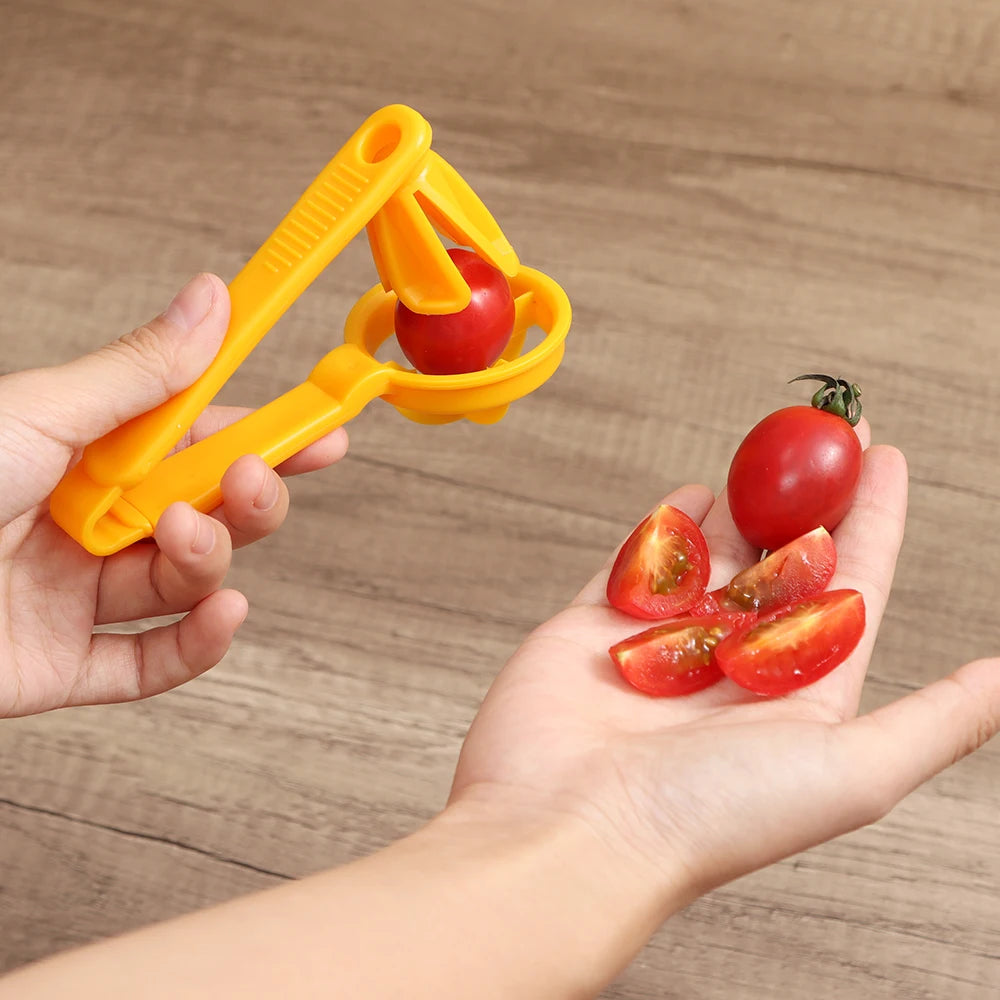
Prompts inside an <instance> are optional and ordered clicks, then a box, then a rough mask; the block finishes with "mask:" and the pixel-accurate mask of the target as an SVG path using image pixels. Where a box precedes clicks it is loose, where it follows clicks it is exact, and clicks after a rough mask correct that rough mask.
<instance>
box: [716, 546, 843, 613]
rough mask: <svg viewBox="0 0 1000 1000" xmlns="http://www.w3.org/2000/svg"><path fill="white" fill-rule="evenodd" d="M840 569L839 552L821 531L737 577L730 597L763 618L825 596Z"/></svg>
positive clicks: (732, 585)
mask: <svg viewBox="0 0 1000 1000" xmlns="http://www.w3.org/2000/svg"><path fill="white" fill-rule="evenodd" d="M836 568H837V548H836V546H835V545H834V544H833V539H832V538H831V537H830V533H829V532H828V531H827V530H826V528H823V527H819V528H816V529H814V530H813V531H810V532H808V533H807V534H805V535H800V536H799V537H798V538H796V539H795V540H794V541H791V542H789V543H788V544H787V545H782V547H781V548H780V549H775V550H774V551H773V552H772V553H771V554H770V555H768V556H767V557H766V558H764V559H761V560H760V562H757V563H754V565H753V566H748V567H747V568H746V569H745V570H743V572H742V573H737V574H736V576H734V577H733V579H732V580H731V581H730V584H729V586H728V587H727V588H726V597H727V598H728V599H729V601H730V602H732V604H734V605H736V606H737V607H740V608H745V609H746V610H753V611H756V612H757V614H759V615H763V614H766V613H767V612H768V611H774V610H776V609H777V608H781V607H784V606H785V605H786V604H794V603H796V602H797V601H803V600H805V599H806V598H807V597H815V596H816V595H817V594H822V593H823V591H824V590H826V587H827V584H828V583H829V582H830V580H831V579H832V578H833V571H834V570H835V569H836Z"/></svg>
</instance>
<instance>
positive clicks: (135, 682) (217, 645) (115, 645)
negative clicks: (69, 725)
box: [66, 590, 247, 706]
mask: <svg viewBox="0 0 1000 1000" xmlns="http://www.w3.org/2000/svg"><path fill="white" fill-rule="evenodd" d="M246 615H247V601H246V598H245V597H244V596H243V595H242V594H241V593H239V592H238V591H235V590H217V591H216V592H215V593H214V594H211V595H210V596H208V597H206V598H205V600H203V601H202V602H201V603H200V604H198V605H197V606H196V607H195V608H194V609H193V610H192V611H191V612H190V613H189V614H187V615H186V616H185V617H184V618H182V619H181V620H180V621H178V622H175V623H174V624H172V625H164V626H161V627H160V628H154V629H150V630H149V631H147V632H141V633H139V634H137V635H111V634H109V633H106V632H105V633H100V634H98V635H95V636H94V638H93V639H92V641H91V644H90V652H89V655H88V658H87V663H86V668H85V670H84V672H83V674H82V675H81V678H80V680H79V682H78V683H77V684H76V685H75V686H74V688H73V690H72V692H71V693H70V696H69V700H68V701H67V703H66V704H67V706H70V705H106V704H112V703H115V702H122V701H136V700H138V699H140V698H150V697H152V696H153V695H157V694H162V693H163V692H164V691H169V690H170V689H171V688H175V687H177V686H178V685H179V684H183V683H185V682H186V681H189V680H191V679H192V678H194V677H197V676H198V675H199V674H203V673H204V672H205V671H206V670H208V669H209V668H210V667H214V666H215V664H216V663H218V662H219V660H221V659H222V657H223V656H225V654H226V652H227V650H228V649H229V646H230V644H231V643H232V640H233V636H234V634H235V633H236V630H237V629H238V628H239V627H240V625H241V624H242V623H243V621H244V619H245V618H246Z"/></svg>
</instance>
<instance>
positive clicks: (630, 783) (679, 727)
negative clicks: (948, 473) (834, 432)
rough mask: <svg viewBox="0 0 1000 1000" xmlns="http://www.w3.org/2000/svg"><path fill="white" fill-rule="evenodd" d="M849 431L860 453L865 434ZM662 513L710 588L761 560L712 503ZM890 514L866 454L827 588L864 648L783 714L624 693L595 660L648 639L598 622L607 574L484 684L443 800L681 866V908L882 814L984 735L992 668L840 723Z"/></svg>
mask: <svg viewBox="0 0 1000 1000" xmlns="http://www.w3.org/2000/svg"><path fill="white" fill-rule="evenodd" d="M858 430H859V433H860V434H861V436H862V443H863V444H867V440H866V439H867V437H868V433H869V432H868V428H867V425H866V424H865V423H864V422H863V423H862V425H861V426H859V428H858ZM665 502H667V503H670V504H672V505H674V506H676V507H679V508H681V509H683V510H684V511H686V512H687V513H688V514H689V515H690V516H691V517H692V518H693V519H694V520H695V521H696V522H699V523H700V524H701V526H702V530H703V531H704V533H705V536H706V539H707V541H708V543H709V549H710V552H711V557H712V580H711V581H710V583H709V587H710V588H715V587H718V586H721V585H723V584H725V583H726V582H728V580H729V579H730V578H731V577H732V576H733V575H734V574H735V573H736V572H737V571H738V570H740V569H742V568H743V567H745V566H746V565H749V564H750V563H751V562H752V561H753V560H754V559H756V558H757V557H758V556H759V553H758V552H757V551H755V550H753V549H751V548H750V547H749V546H748V545H747V543H745V542H744V541H743V540H742V539H741V538H740V536H739V533H738V532H737V531H736V529H735V526H734V525H733V523H732V519H731V517H730V516H729V513H728V508H727V506H726V503H725V498H724V496H723V497H722V498H720V499H718V500H716V499H715V498H714V497H713V496H712V494H711V491H709V490H708V489H707V488H705V487H699V486H687V487H684V488H682V489H680V490H678V491H676V492H675V493H673V494H671V495H670V496H669V497H667V498H666V500H665ZM905 509H906V465H905V461H904V460H903V457H902V455H901V454H900V453H899V452H898V451H896V450H895V449H893V448H889V447H884V446H877V447H872V448H867V450H866V452H865V463H864V472H863V475H862V480H861V483H860V485H859V488H858V492H857V495H856V498H855V501H854V504H853V507H852V509H851V511H850V512H849V514H848V515H847V517H846V518H845V520H844V521H843V523H842V524H841V525H840V526H839V527H838V528H837V529H836V531H835V532H834V539H835V542H836V545H837V551H838V568H837V573H836V576H835V578H834V580H833V581H832V582H831V588H840V587H850V588H854V589H857V590H859V591H861V593H862V594H863V595H864V599H865V604H866V607H867V621H868V624H867V628H866V633H865V636H864V638H863V639H862V642H861V643H860V645H859V647H858V648H857V649H856V650H855V651H854V653H853V654H852V655H851V657H850V658H849V659H848V660H847V661H846V662H845V663H844V664H842V665H841V666H840V667H838V668H837V669H836V670H834V671H833V672H832V673H831V674H829V675H827V676H826V677H825V678H823V679H822V680H820V681H818V682H817V683H815V684H813V685H812V686H810V687H807V688H804V689H802V690H800V691H797V692H795V693H793V694H790V695H787V696H785V697H783V698H775V699H769V700H768V699H762V698H759V697H757V696H755V695H753V694H750V693H749V692H747V691H745V690H743V689H742V688H739V687H738V686H736V685H735V684H733V683H732V682H731V681H729V680H728V679H723V680H722V681H720V682H719V683H718V684H716V685H715V686H713V687H711V688H709V689H707V690H704V691H701V692H699V693H697V694H693V695H688V696H684V697H680V698H662V699H654V698H648V697H646V696H644V695H642V694H639V693H638V692H636V691H635V690H633V689H632V688H630V687H629V686H628V685H627V684H626V683H625V682H624V681H623V680H622V679H621V678H620V677H619V676H618V673H617V671H616V669H615V666H614V664H613V663H612V661H611V659H610V657H609V656H608V647H609V646H611V645H612V644H613V643H615V642H617V641H619V640H621V639H623V638H625V637H626V636H628V635H631V634H634V633H635V632H637V631H640V630H641V629H642V628H644V627H646V626H645V625H643V624H642V623H638V622H636V621H635V620H632V619H629V618H627V617H626V616H624V615H622V614H621V613H619V612H617V611H615V610H613V609H612V608H611V607H609V606H608V604H607V602H606V600H605V597H604V590H605V585H606V582H607V574H608V570H609V569H610V564H611V560H609V561H608V564H607V565H606V566H605V568H604V570H603V571H602V572H601V573H599V574H598V575H597V576H596V577H595V578H594V579H593V580H592V581H591V582H590V583H589V584H588V586H587V587H586V588H585V589H584V590H583V591H582V592H581V593H580V595H579V596H578V597H577V598H576V600H575V601H574V602H573V603H572V605H570V607H568V608H567V609H566V610H565V611H563V612H561V613H560V614H558V615H556V616H555V617H554V618H552V619H551V620H550V621H548V622H546V623H545V624H544V625H542V626H541V627H539V628H538V629H537V630H535V632H534V633H533V634H532V635H531V636H530V637H529V638H528V639H527V641H526V642H525V643H524V644H523V645H522V646H521V648H520V649H519V650H518V651H517V653H516V654H515V655H514V656H513V658H512V659H511V661H510V662H509V663H508V665H507V666H506V667H505V669H504V670H503V672H502V673H501V674H500V676H499V677H498V678H497V680H496V682H495V683H494V685H493V687H492V688H491V690H490V692H489V695H488V696H487V698H486V701H485V702H484V704H483V707H482V709H481V711H480V713H479V715H478V716H477V718H476V720H475V722H474V724H473V726H472V729H471V730H470V732H469V735H468V738H467V740H466V743H465V746H464V747H463V751H462V755H461V759H460V762H459V766H458V770H457V773H456V777H455V783H454V788H453V792H452V796H453V798H462V797H470V796H474V797H478V798H480V799H482V798H487V799H488V798H490V797H494V798H497V799H498V800H500V801H502V802H503V808H504V809H506V810H512V809H517V808H520V807H523V808H525V809H528V810H538V809H545V810H561V811H569V812H572V813H575V814H577V815H579V816H582V817H583V818H584V819H585V820H586V821H587V822H588V823H590V824H591V825H593V826H594V827H595V828H596V829H597V830H598V831H599V832H600V833H601V834H602V835H603V836H605V837H609V838H613V839H614V840H615V841H616V842H618V843H619V844H620V845H621V848H622V849H623V850H627V851H634V852H636V854H637V856H638V857H639V858H641V859H642V860H643V862H644V863H649V862H652V863H653V864H657V863H661V864H663V863H664V862H665V859H666V858H669V859H670V863H671V865H673V866H676V865H677V864H678V863H680V864H681V865H682V867H683V868H684V870H685V871H686V872H687V873H688V877H689V879H690V885H691V889H692V891H693V892H701V891H704V890H705V889H707V888H710V887H711V886H712V885H713V884H718V883H719V882H722V881H726V880H728V879H730V878H733V877H736V876H738V875H740V874H743V873H745V872H748V871H751V870H754V869H757V868H760V867H762V866H764V865H766V864H769V863H772V862H774V861H776V860H778V859H780V858H782V857H785V856H787V855H789V854H791V853H794V852H796V851H799V850H802V849H804V848H806V847H809V846H811V845H813V844H817V843H820V842H822V841H824V840H827V839H829V838H830V837H833V836H836V835H838V834H840V833H843V832H846V831H847V830H850V829H853V828H856V827H858V826H860V825H863V824H865V823H868V822H872V821H874V820H875V819H877V818H879V817H880V816H882V815H884V813H885V812H886V811H888V810H889V809H890V808H891V807H892V806H893V805H894V804H895V803H896V802H897V801H898V800H899V799H900V798H901V797H902V796H903V795H905V794H906V793H907V792H909V791H910V790H912V788H913V787H915V786H916V785H917V784H919V783H920V782H922V781H924V780H926V778H928V777H930V776H931V775H932V774H934V773H936V772H937V771H938V770H941V769H942V768H943V767H945V766H947V765H948V764H950V763H952V762H953V761H954V760H955V759H957V758H958V757H960V756H962V755H963V754H964V753H967V752H969V751H971V750H972V749H974V748H975V746H978V745H979V744H980V743H981V742H983V741H984V740H985V739H987V738H988V737H989V736H990V735H992V725H991V724H990V723H989V722H988V721H987V720H990V719H993V718H996V716H997V708H998V705H1000V679H998V676H997V675H998V674H1000V670H998V669H997V668H998V666H1000V664H998V663H997V662H996V661H993V662H990V661H980V662H978V663H975V664H970V665H969V666H967V667H965V668H963V670H962V671H960V672H959V673H958V674H956V675H955V676H954V677H953V678H950V679H948V680H946V681H942V682H939V683H938V684H935V685H933V686H931V687H930V688H927V689H925V690H924V691H922V692H918V693H917V694H915V695H912V696H910V697H908V698H905V699H903V700H901V701H899V702H897V703H895V704H893V705H890V706H887V707H885V708H882V709H880V710H878V711H876V712H874V713H872V714H870V715H867V716H864V717H861V718H855V716H856V713H857V710H858V705H859V701H860V696H861V688H862V685H863V683H864V677H865V673H866V671H867V668H868V662H869V659H870V657H871V653H872V649H873V646H874V644H875V639H876V634H877V631H878V625H879V622H880V620H881V618H882V613H883V610H884V608H885V604H886V600H887V598H888V595H889V590H890V585H891V582H892V577H893V571H894V567H895V562H896V556H897V553H898V550H899V546H900V543H901V541H902V535H903V524H904V520H905ZM647 624H648V623H647Z"/></svg>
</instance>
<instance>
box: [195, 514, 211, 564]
mask: <svg viewBox="0 0 1000 1000" xmlns="http://www.w3.org/2000/svg"><path fill="white" fill-rule="evenodd" d="M194 516H195V519H196V521H197V527H196V528H195V533H194V541H193V542H192V543H191V551H192V552H193V553H194V554H195V555H197V556H207V555H208V553H209V552H211V551H212V549H214V548H215V531H214V530H213V528H212V525H211V524H209V520H208V518H207V517H205V515H204V514H198V513H197V512H196V513H195V515H194Z"/></svg>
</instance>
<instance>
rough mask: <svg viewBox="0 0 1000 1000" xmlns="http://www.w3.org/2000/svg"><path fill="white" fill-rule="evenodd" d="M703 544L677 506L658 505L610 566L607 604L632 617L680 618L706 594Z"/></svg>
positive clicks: (653, 618)
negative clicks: (677, 616)
mask: <svg viewBox="0 0 1000 1000" xmlns="http://www.w3.org/2000/svg"><path fill="white" fill-rule="evenodd" d="M708 574H709V563H708V543H707V542H706V541H705V536H704V535H703V534H702V533H701V528H699V527H698V525H697V524H695V523H694V521H692V520H691V518H690V517H688V516H687V514H685V513H684V511H682V510H678V509H677V508H676V507H670V506H668V505H666V504H661V505H660V506H659V507H657V508H656V510H654V511H653V513H652V514H650V515H649V516H648V517H647V518H645V519H644V520H643V521H642V522H641V523H640V524H639V526H638V527H637V528H636V529H635V530H634V531H633V532H632V534H631V535H629V537H628V539H627V540H626V541H625V544H624V545H623V546H622V547H621V549H620V550H619V552H618V555H617V557H616V558H615V562H614V565H613V566H612V567H611V574H610V575H609V577H608V585H607V595H608V603H609V604H610V605H611V606H612V607H613V608H617V609H618V610H619V611H624V612H625V614H627V615H631V616H632V617H633V618H644V619H647V620H649V621H656V620H657V619H659V618H669V617H670V616H671V615H680V614H683V613H684V612H685V611H687V610H688V609H689V608H691V607H693V606H694V604H696V603H697V602H698V601H699V600H701V598H702V597H703V596H704V594H705V586H706V584H707V583H708Z"/></svg>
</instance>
